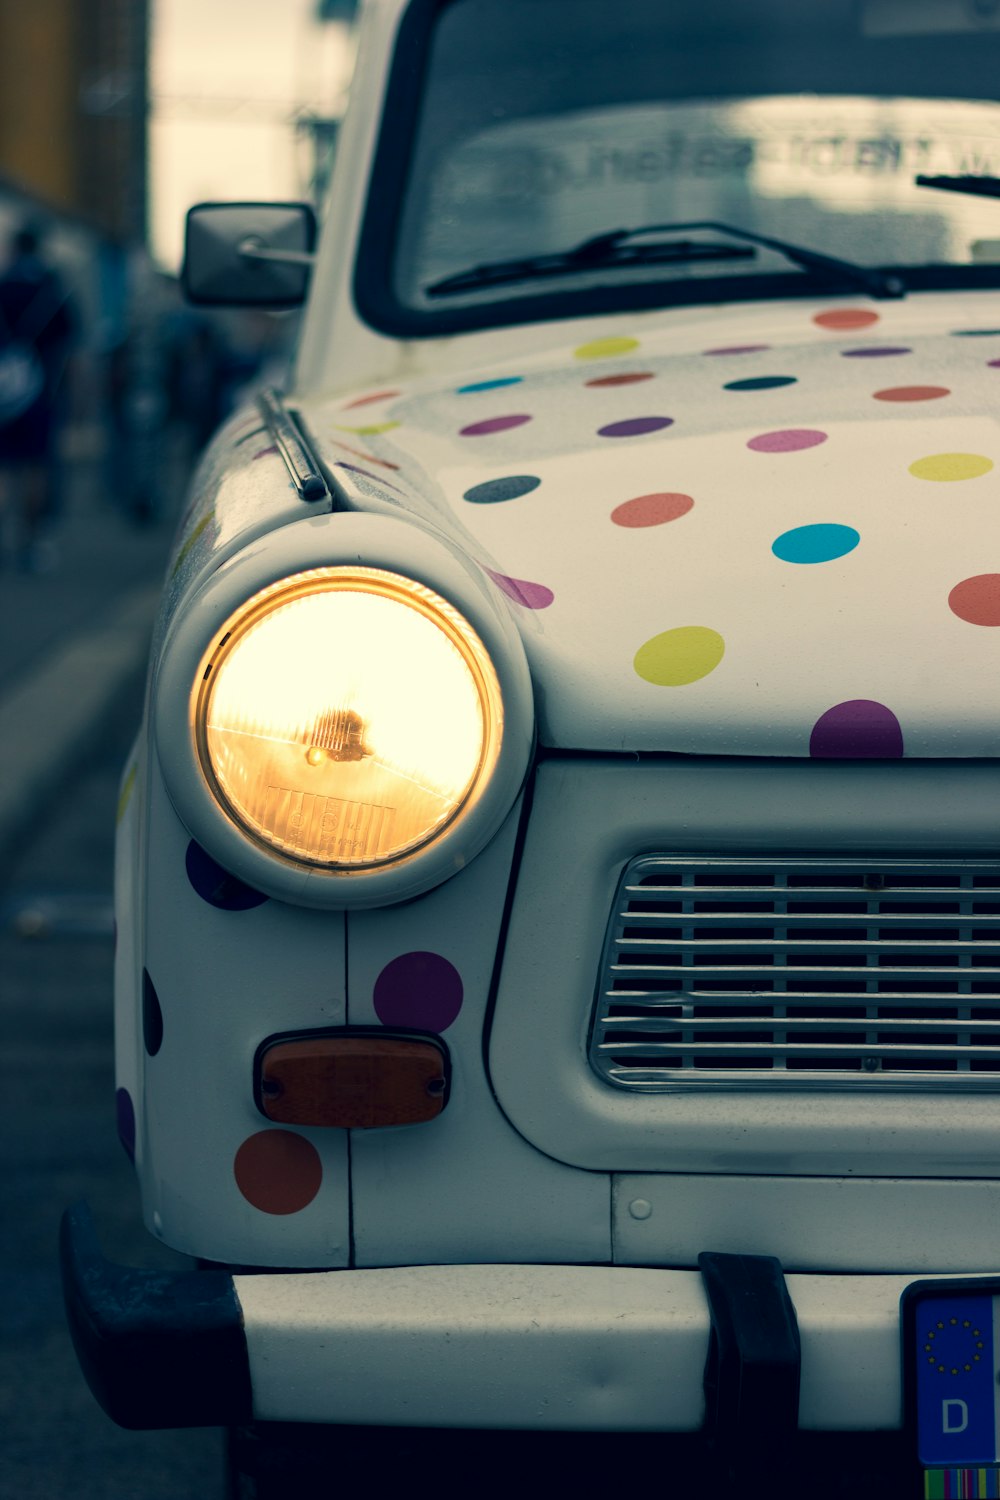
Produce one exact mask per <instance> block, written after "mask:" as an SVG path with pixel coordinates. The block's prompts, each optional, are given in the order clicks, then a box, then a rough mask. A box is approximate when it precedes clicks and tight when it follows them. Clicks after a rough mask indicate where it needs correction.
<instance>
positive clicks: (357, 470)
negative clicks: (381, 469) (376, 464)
mask: <svg viewBox="0 0 1000 1500" xmlns="http://www.w3.org/2000/svg"><path fill="white" fill-rule="evenodd" d="M333 467H334V468H335V469H346V470H347V472H348V473H349V474H361V475H363V477H364V478H365V479H370V480H371V481H372V483H373V484H378V485H381V486H382V488H383V489H386V490H395V491H396V494H397V495H401V494H403V491H402V490H401V489H400V488H399V485H398V484H390V483H389V481H388V479H383V478H382V475H381V474H373V473H372V471H371V470H370V469H363V468H362V467H361V465H360V464H348V463H345V462H344V460H343V459H342V458H341V459H338V460H337V462H336V463H335V464H334V466H333Z"/></svg>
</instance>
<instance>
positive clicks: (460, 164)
mask: <svg viewBox="0 0 1000 1500" xmlns="http://www.w3.org/2000/svg"><path fill="white" fill-rule="evenodd" d="M414 9H415V11H418V12H419V13H420V18H421V20H422V22H423V26H424V35H425V38H429V40H425V42H424V46H425V47H426V51H425V53H424V58H423V63H422V82H421V84H420V85H419V87H415V86H414V84H413V82H412V74H413V63H414V57H413V56H412V55H410V56H409V57H408V63H409V72H410V75H411V83H410V86H409V92H410V96H411V102H410V104H409V105H408V106H407V105H406V104H405V101H404V103H403V107H401V108H400V109H399V110H398V111H397V112H394V111H393V109H392V106H391V102H390V107H389V109H388V111H387V121H388V123H387V126H386V135H385V136H384V138H383V146H382V160H381V166H382V167H385V165H386V162H387V161H388V160H390V159H391V160H393V161H394V162H395V163H396V164H397V167H398V172H397V182H396V193H395V202H394V206H393V208H392V210H391V226H390V223H389V221H388V219H387V218H386V213H387V212H388V211H387V210H385V209H383V210H382V223H381V224H380V226H379V227H380V231H381V233H382V238H383V244H384V245H385V247H386V248H385V252H384V254H383V255H382V256H381V272H380V274H381V275H382V277H383V283H384V284H383V287H382V297H381V301H382V303H383V306H384V307H385V308H387V307H394V308H395V309H397V310H402V311H403V312H404V313H405V314H406V315H408V316H407V318H406V321H407V322H408V325H409V327H410V328H411V329H412V330H414V331H419V330H424V331H427V332H432V331H434V329H435V324H440V323H441V320H442V319H443V318H444V319H449V320H450V326H456V322H457V323H458V324H460V325H462V326H470V327H472V326H483V325H488V324H490V323H492V322H499V321H512V320H513V319H515V318H517V317H518V316H522V315H523V316H542V315H544V311H541V312H540V311H537V310H536V309H537V308H538V307H539V306H540V305H543V304H545V305H547V304H551V305H552V307H553V311H554V312H557V313H564V312H585V311H587V310H588V299H589V300H590V301H591V302H593V303H594V310H599V307H600V306H603V305H605V304H603V303H601V301H600V298H599V297H597V296H596V294H597V293H598V292H604V293H606V292H607V290H608V288H609V287H610V286H612V284H613V288H614V291H613V295H614V297H615V299H616V305H619V306H627V305H629V299H630V298H632V299H635V300H634V301H633V304H632V305H649V303H650V296H651V289H654V290H653V297H654V298H655V300H656V301H658V302H665V303H666V302H670V301H676V300H684V301H687V302H690V301H696V300H706V301H709V300H711V301H718V300H725V299H727V298H733V297H737V296H760V295H774V290H773V288H776V287H777V289H778V290H779V291H780V292H781V293H782V294H784V293H785V292H786V291H792V292H794V291H796V290H801V291H804V292H805V291H811V292H812V293H813V294H815V291H816V288H817V281H816V273H814V272H804V271H803V270H802V268H801V267H800V268H799V269H798V270H797V271H796V270H793V269H792V268H791V267H790V266H789V264H788V261H787V260H786V259H783V258H782V257H781V256H780V255H779V254H777V253H776V252H774V251H771V250H770V249H767V248H762V247H758V248H756V249H755V250H753V252H752V258H750V259H748V258H747V256H746V255H745V254H744V255H743V256H733V257H731V258H730V257H722V256H720V257H718V258H715V257H714V256H712V255H711V254H707V255H706V254H702V255H695V256H692V257H690V258H686V257H685V256H684V255H680V256H677V257H675V258H672V259H670V260H669V261H667V262H666V263H664V261H663V260H662V259H660V260H658V261H656V262H655V263H652V262H651V263H648V264H645V263H642V262H638V263H629V264H624V265H623V264H618V265H615V266H614V267H613V268H609V267H608V266H607V265H594V266H591V267H585V266H579V265H575V266H573V267H572V268H571V269H568V270H567V272H566V274H565V275H554V274H553V272H552V268H551V266H550V267H548V268H546V270H545V279H544V282H539V276H540V274H541V272H540V270H539V268H538V267H534V268H533V267H532V265H531V261H532V259H537V258H538V257H545V256H550V257H551V256H552V255H557V254H559V253H561V252H566V251H567V250H570V249H571V248H572V247H574V246H576V245H579V244H580V243H582V242H584V241H586V240H587V239H588V238H590V237H592V236H597V235H600V234H602V233H605V232H607V231H611V230H615V229H621V228H625V229H630V230H636V229H641V228H642V227H643V226H645V225H656V226H664V225H667V226H669V225H670V224H671V223H687V222H691V221H713V222H715V223H719V224H722V225H731V226H733V227H734V228H740V229H743V230H749V231H753V232H756V233H757V234H760V235H765V236H770V237H772V238H780V239H782V240H785V241H789V242H793V243H794V244H795V245H797V246H800V247H805V248H807V249H812V250H819V251H824V252H826V253H827V254H832V255H834V256H837V257H840V258H843V259H844V260H847V261H851V262H853V263H855V264H857V265H860V266H869V267H871V266H880V267H894V268H912V269H913V270H914V272H915V274H911V275H910V276H909V278H908V280H909V282H910V284H911V285H920V284H938V285H940V284H941V281H942V274H943V273H942V271H941V269H940V268H948V271H947V278H948V279H950V282H951V283H952V284H953V283H954V282H956V281H958V282H961V281H962V279H963V278H964V279H966V280H969V279H970V278H973V279H975V282H976V284H979V285H982V284H983V283H984V281H985V282H986V283H987V284H995V282H997V281H1000V204H998V203H997V202H996V201H995V200H990V199H985V198H982V197H973V196H963V195H959V194H955V193H944V192H935V191H931V190H928V189H927V188H924V187H920V186H917V185H916V184H915V182H914V179H915V177H916V176H917V175H918V174H925V175H927V174H930V175H936V174H953V175H954V174H968V173H972V174H987V175H994V176H995V175H998V174H1000V104H997V103H996V102H994V101H993V99H992V98H991V95H992V94H994V93H995V92H996V79H997V76H998V63H1000V0H809V3H808V4H805V5H804V4H802V3H801V0H753V3H752V4H748V3H746V0H451V3H444V4H441V3H440V0H439V3H437V4H431V3H429V0H417V3H416V6H415V8H414ZM404 31H405V27H404ZM405 40H406V39H405V37H404V36H401V41H400V46H401V48H402V47H403V45H404V41H405ZM410 49H411V54H412V52H413V50H415V49H414V43H413V39H412V37H411V38H410ZM398 71H399V70H398V69H397V72H398ZM408 115H409V119H407V116H408ZM387 143H388V144H387ZM383 186H384V184H383ZM390 228H391V232H390V233H386V230H387V229H390ZM658 238H659V239H661V240H662V239H664V238H669V234H668V233H665V231H664V230H663V229H659V230H658ZM685 238H687V239H695V240H698V241H699V242H701V243H702V244H703V245H704V244H709V245H713V246H719V245H720V244H721V245H724V244H726V240H725V236H724V235H719V234H717V233H714V232H709V231H707V230H706V231H705V232H704V233H703V234H699V235H694V236H692V235H686V236H685ZM369 245H371V236H369ZM731 247H732V242H731V241H730V242H729V248H731ZM378 258H379V257H376V259H378ZM515 260H516V261H523V262H524V267H523V272H522V269H521V268H520V267H518V268H516V271H515V274H513V275H511V276H508V277H505V278H503V279H502V280H501V281H500V282H499V283H498V284H497V283H496V279H495V278H494V280H493V281H489V282H488V283H487V284H484V285H482V286H476V285H474V284H473V285H469V284H468V279H467V278H464V279H463V280H460V282H459V284H458V287H457V288H456V287H448V283H449V281H450V280H453V279H454V278H455V277H459V278H462V277H463V273H467V272H468V271H469V270H470V269H471V268H475V267H479V266H495V265H497V264H498V263H503V262H506V261H515ZM927 268H937V269H935V276H936V277H937V280H936V281H935V282H933V283H929V282H928V281H927V278H926V276H925V277H924V280H923V282H921V276H920V273H921V272H926V270H927ZM776 278H777V280H776ZM779 282H780V285H779ZM798 282H801V283H802V286H801V287H799V286H797V285H796V283H798ZM442 283H443V284H444V285H445V286H446V287H448V290H447V295H446V296H445V295H443V294H442V292H441V290H440V286H441V284H442ZM765 283H767V286H770V287H771V288H772V290H771V291H770V292H769V291H768V290H767V286H765ZM820 284H821V283H820ZM828 287H829V283H827V286H826V287H825V288H824V289H828ZM841 289H843V288H841ZM595 298H596V300H595ZM546 299H547V302H546ZM567 299H568V300H567ZM529 300H530V302H531V310H530V311H528V312H526V313H523V314H519V313H518V310H517V304H518V302H519V301H520V302H522V303H524V304H527V302H528V301H529ZM564 302H566V305H565V306H564V305H563V303H564ZM570 304H571V305H570Z"/></svg>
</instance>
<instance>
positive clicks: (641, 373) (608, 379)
mask: <svg viewBox="0 0 1000 1500" xmlns="http://www.w3.org/2000/svg"><path fill="white" fill-rule="evenodd" d="M652 378H653V371H652V370H635V371H633V373H632V374H630V375H629V374H623V375H599V376H598V377H597V379H596V380H587V381H585V382H584V384H585V385H597V386H606V385H635V384H636V382H637V381H640V380H652Z"/></svg>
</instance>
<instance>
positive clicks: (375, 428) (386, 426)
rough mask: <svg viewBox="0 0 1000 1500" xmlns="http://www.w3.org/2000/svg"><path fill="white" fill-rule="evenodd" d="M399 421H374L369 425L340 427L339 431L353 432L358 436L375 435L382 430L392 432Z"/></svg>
mask: <svg viewBox="0 0 1000 1500" xmlns="http://www.w3.org/2000/svg"><path fill="white" fill-rule="evenodd" d="M398 426H399V423H398V422H372V423H370V424H369V425H368V426H367V427H338V428H337V431H338V432H353V433H356V434H357V436H358V437H375V436H376V435H377V434H378V433H380V432H391V431H392V430H393V428H394V427H398Z"/></svg>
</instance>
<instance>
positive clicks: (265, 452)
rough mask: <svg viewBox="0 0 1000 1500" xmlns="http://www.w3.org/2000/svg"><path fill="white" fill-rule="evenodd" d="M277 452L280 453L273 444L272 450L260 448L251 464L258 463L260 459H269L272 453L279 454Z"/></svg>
mask: <svg viewBox="0 0 1000 1500" xmlns="http://www.w3.org/2000/svg"><path fill="white" fill-rule="evenodd" d="M277 451H278V450H277V448H276V447H275V446H274V444H273V443H272V444H271V446H270V448H259V449H258V450H257V452H256V453H255V454H254V456H253V458H252V459H251V460H250V462H251V463H253V462H255V461H256V460H257V459H258V458H267V457H268V456H269V455H270V454H272V453H277Z"/></svg>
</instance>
